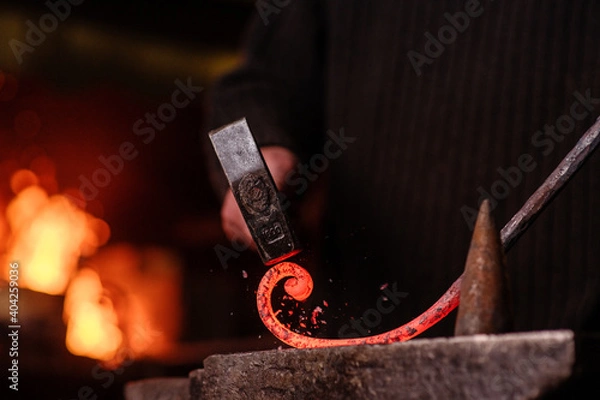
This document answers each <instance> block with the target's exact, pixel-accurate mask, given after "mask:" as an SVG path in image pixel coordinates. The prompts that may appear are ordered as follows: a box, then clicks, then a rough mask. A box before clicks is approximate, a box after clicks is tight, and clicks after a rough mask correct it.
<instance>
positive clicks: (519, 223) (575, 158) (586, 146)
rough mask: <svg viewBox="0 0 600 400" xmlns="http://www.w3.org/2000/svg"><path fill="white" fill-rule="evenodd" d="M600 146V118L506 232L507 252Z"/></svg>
mask: <svg viewBox="0 0 600 400" xmlns="http://www.w3.org/2000/svg"><path fill="white" fill-rule="evenodd" d="M598 144H600V118H598V119H596V122H594V124H593V125H592V126H591V127H590V128H588V130H587V131H586V132H585V133H584V134H583V136H582V137H581V138H580V139H579V141H578V142H577V144H576V145H575V147H573V149H571V151H570V152H569V153H568V154H567V155H566V156H565V158H563V160H562V161H561V162H560V164H558V166H557V167H556V169H555V170H554V171H552V173H551V174H550V176H548V178H546V180H545V181H544V183H543V184H542V185H541V186H540V187H539V188H538V189H537V190H536V191H535V192H534V193H533V194H532V195H531V197H529V199H528V200H527V202H526V203H525V204H524V205H523V207H521V209H520V210H519V211H518V212H517V213H516V214H515V215H514V216H513V217H512V218H511V220H510V221H509V222H508V223H507V224H506V225H505V226H504V228H502V231H501V232H500V237H501V238H502V243H503V245H504V250H505V251H507V250H508V249H510V248H511V247H512V245H513V244H514V243H515V242H516V241H517V239H518V238H519V237H520V236H521V235H522V234H523V233H524V232H525V231H526V230H527V228H528V227H529V226H530V225H531V224H532V223H533V221H534V220H535V219H536V218H537V216H538V215H539V214H540V213H541V212H542V210H543V209H544V208H546V206H547V205H548V204H550V202H551V201H552V199H553V198H554V197H555V196H556V195H557V194H558V193H559V192H560V191H561V190H562V188H563V187H564V186H565V185H566V183H567V182H568V181H569V180H570V179H571V177H572V176H573V175H574V174H575V172H577V171H578V170H579V168H581V166H582V165H583V164H584V163H585V161H586V160H587V159H588V158H589V157H590V156H591V155H592V153H593V152H594V150H595V149H596V148H597V147H598Z"/></svg>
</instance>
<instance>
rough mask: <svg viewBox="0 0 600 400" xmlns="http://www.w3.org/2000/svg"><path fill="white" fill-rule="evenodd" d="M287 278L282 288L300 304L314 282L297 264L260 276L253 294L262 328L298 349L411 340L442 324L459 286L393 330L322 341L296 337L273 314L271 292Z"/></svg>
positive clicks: (286, 264)
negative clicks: (440, 322)
mask: <svg viewBox="0 0 600 400" xmlns="http://www.w3.org/2000/svg"><path fill="white" fill-rule="evenodd" d="M286 278H289V279H288V280H287V281H286V282H285V284H284V288H285V290H286V292H287V293H288V294H289V295H290V296H292V297H294V299H296V300H298V301H303V300H305V299H307V298H308V296H310V294H311V292H312V288H313V281H312V278H311V276H310V274H309V273H308V271H306V270H305V269H304V268H302V267H301V266H299V265H298V264H294V263H291V262H282V263H280V264H277V265H275V266H274V267H272V268H271V269H269V270H268V271H267V273H266V274H265V275H264V276H263V278H262V280H261V281H260V283H259V285H258V290H257V292H256V301H257V306H258V313H259V315H260V319H261V320H262V322H263V324H264V325H265V326H266V327H267V328H268V329H269V330H270V331H271V333H273V335H275V337H277V338H278V339H279V340H281V341H282V342H284V343H286V344H288V345H290V346H292V347H297V348H315V347H335V346H353V345H362V344H389V343H394V342H403V341H406V340H409V339H412V338H414V337H415V336H417V335H419V334H421V333H423V332H424V331H426V330H427V329H429V328H430V327H431V326H433V325H435V324H436V323H437V322H439V321H440V320H442V319H443V318H444V317H445V316H446V315H448V314H449V313H450V312H451V311H452V310H454V309H455V308H456V307H457V306H458V303H459V294H460V283H461V278H459V279H457V280H456V282H454V283H453V284H452V286H450V288H449V289H448V290H447V291H446V293H444V295H443V296H442V297H441V298H440V299H439V300H438V301H436V302H435V303H434V304H433V305H432V306H431V307H430V308H429V309H428V310H427V311H425V312H424V313H423V314H421V315H420V316H418V317H417V318H415V319H413V320H412V321H410V322H408V323H407V324H404V325H402V326H400V327H398V328H396V329H392V330H391V331H388V332H385V333H381V334H379V335H374V336H368V337H364V338H350V339H324V338H312V337H306V336H303V335H301V334H298V333H296V332H294V331H292V330H290V329H289V328H288V327H286V326H285V325H283V324H282V323H281V322H279V320H278V319H277V313H278V312H279V311H278V312H277V313H276V312H274V311H273V307H272V305H271V295H272V294H273V289H274V288H275V286H276V285H277V283H278V282H280V281H281V280H283V279H286ZM288 282H289V283H288ZM290 291H291V292H290ZM296 296H297V297H296Z"/></svg>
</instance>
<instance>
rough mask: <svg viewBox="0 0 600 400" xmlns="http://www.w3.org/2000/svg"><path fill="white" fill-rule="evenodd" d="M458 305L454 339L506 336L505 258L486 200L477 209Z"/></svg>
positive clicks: (509, 318)
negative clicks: (482, 335)
mask: <svg viewBox="0 0 600 400" xmlns="http://www.w3.org/2000/svg"><path fill="white" fill-rule="evenodd" d="M459 304H460V305H459V307H458V314H457V318H456V325H455V329H454V334H455V335H456V336H462V335H475V334H479V333H487V334H491V333H506V332H509V331H510V330H511V328H512V313H511V310H510V298H509V289H508V278H507V275H506V257H505V255H504V250H503V248H502V243H501V241H500V235H499V232H498V231H497V230H496V224H495V222H494V219H493V217H492V215H491V211H490V203H489V200H484V201H483V202H482V203H481V206H480V208H479V214H478V216H477V221H476V223H475V229H474V231H473V237H472V239H471V246H470V248H469V253H468V255H467V261H466V263H465V271H464V274H463V280H462V284H461V287H460V303H459Z"/></svg>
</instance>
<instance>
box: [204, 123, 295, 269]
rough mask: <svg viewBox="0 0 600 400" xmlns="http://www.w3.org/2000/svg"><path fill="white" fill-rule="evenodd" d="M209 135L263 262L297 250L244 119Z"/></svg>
mask: <svg viewBox="0 0 600 400" xmlns="http://www.w3.org/2000/svg"><path fill="white" fill-rule="evenodd" d="M209 137H210V140H211V143H212V145H213V147H214V149H215V152H216V153H217V157H218V158H219V162H220V163H221V166H222V167H223V171H224V172H225V175H226V176H227V180H228V181H229V185H230V187H231V190H232V192H233V196H234V197H235V199H236V201H237V203H238V206H239V207H240V210H241V212H242V215H243V216H244V220H245V221H246V224H247V225H248V228H249V230H250V233H251V234H252V237H253V239H254V241H255V242H256V247H257V249H258V254H259V255H260V257H261V260H262V262H263V263H264V264H266V265H272V264H274V263H276V262H279V261H281V260H284V259H286V258H288V257H291V256H292V255H294V254H297V253H298V252H299V251H300V245H299V243H298V240H297V239H296V236H295V234H294V232H293V230H292V228H291V226H290V224H289V221H288V218H287V216H286V214H285V212H284V210H283V208H282V206H281V204H280V202H279V198H278V191H277V188H276V187H275V183H274V182H273V178H272V177H271V174H270V173H269V170H268V169H267V166H266V165H265V162H264V160H263V157H262V155H261V153H260V151H259V149H258V146H257V144H256V141H255V140H254V136H253V135H252V132H250V128H249V127H248V124H247V122H246V120H245V119H241V120H239V121H236V122H234V123H232V124H229V125H227V126H224V127H222V128H220V129H218V130H215V131H212V132H210V133H209Z"/></svg>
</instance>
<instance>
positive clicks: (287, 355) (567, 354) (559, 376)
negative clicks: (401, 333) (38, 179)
mask: <svg viewBox="0 0 600 400" xmlns="http://www.w3.org/2000/svg"><path fill="white" fill-rule="evenodd" d="M574 364H575V335H574V333H573V331H570V330H550V331H531V332H518V333H505V334H477V335H467V336H462V337H442V338H433V339H414V340H411V341H408V342H402V343H393V344H389V345H360V346H346V347H328V348H316V349H314V348H313V349H296V348H286V349H281V350H263V351H258V352H246V353H234V354H215V355H211V356H209V357H207V358H206V359H205V360H204V368H203V369H198V370H194V371H191V372H190V374H189V378H190V395H191V399H192V400H196V399H200V400H212V399H218V398H220V397H222V396H224V395H225V394H227V396H228V399H253V400H260V399H273V398H277V399H296V398H300V399H302V398H313V397H314V396H318V398H322V399H344V398H353V399H356V400H360V399H398V398H411V399H412V398H423V396H426V397H427V393H431V392H432V391H438V392H440V393H445V394H446V395H452V396H453V398H513V399H514V398H523V399H526V398H527V399H529V398H537V397H538V396H540V395H542V394H544V393H546V392H547V391H550V390H553V389H554V388H556V387H557V385H558V384H560V383H562V382H564V381H566V380H567V379H568V378H569V377H570V376H571V375H572V372H573V366H574ZM515 368H516V369H515ZM518 368H523V371H518ZM491 381H494V382H493V383H494V384H495V385H496V386H497V388H499V389H495V388H493V390H492V389H490V388H489V386H490V382H491ZM407 386H410V387H411V389H410V391H411V393H410V394H407V390H408V389H406V387H407ZM490 390H492V392H490ZM494 390H503V391H504V392H503V393H496V392H494ZM400 395H401V396H402V397H397V396H400ZM248 396H250V397H248ZM274 396H275V397H274ZM311 396H313V397H311ZM323 396H325V397H323ZM348 396H350V397H348ZM482 396H483V397H482ZM314 398H317V397H314Z"/></svg>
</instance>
